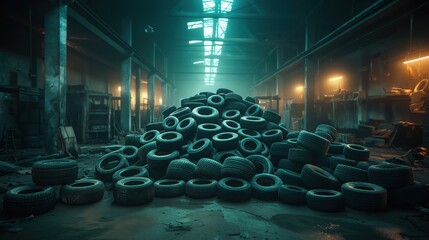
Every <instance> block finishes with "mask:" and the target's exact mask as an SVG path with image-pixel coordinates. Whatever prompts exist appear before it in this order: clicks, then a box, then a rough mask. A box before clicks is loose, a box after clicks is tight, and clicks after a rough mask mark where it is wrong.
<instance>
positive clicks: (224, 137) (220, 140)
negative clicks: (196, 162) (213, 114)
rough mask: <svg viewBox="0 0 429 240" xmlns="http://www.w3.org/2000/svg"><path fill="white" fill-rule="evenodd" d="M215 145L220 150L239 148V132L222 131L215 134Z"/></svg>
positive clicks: (213, 139)
mask: <svg viewBox="0 0 429 240" xmlns="http://www.w3.org/2000/svg"><path fill="white" fill-rule="evenodd" d="M212 141H213V147H214V148H215V149H216V150H218V151H228V150H233V149H236V148H238V146H239V143H240V142H239V139H238V134H237V133H234V132H221V133H218V134H216V135H214V136H213V138H212Z"/></svg>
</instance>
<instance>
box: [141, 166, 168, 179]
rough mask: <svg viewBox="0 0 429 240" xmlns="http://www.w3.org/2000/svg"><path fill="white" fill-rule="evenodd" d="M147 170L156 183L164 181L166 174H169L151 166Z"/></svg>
mask: <svg viewBox="0 0 429 240" xmlns="http://www.w3.org/2000/svg"><path fill="white" fill-rule="evenodd" d="M146 169H147V171H148V172H149V177H150V178H151V179H153V180H154V181H157V180H160V179H164V178H165V173H166V172H167V169H154V168H151V167H149V166H148V167H147V168H146Z"/></svg>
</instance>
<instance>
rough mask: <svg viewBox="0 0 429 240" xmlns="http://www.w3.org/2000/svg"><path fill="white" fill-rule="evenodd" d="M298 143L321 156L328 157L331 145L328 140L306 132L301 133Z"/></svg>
mask: <svg viewBox="0 0 429 240" xmlns="http://www.w3.org/2000/svg"><path fill="white" fill-rule="evenodd" d="M297 143H298V145H299V146H301V147H303V148H305V149H308V150H310V151H313V152H314V153H315V154H319V155H326V153H327V152H328V149H329V146H330V144H331V142H329V141H328V140H327V139H325V138H323V137H321V136H319V135H316V134H314V133H311V132H307V131H305V130H302V131H301V132H300V133H299V135H298V139H297Z"/></svg>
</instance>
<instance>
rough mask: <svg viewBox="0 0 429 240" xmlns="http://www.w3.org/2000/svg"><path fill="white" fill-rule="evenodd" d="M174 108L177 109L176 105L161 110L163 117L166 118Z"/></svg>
mask: <svg viewBox="0 0 429 240" xmlns="http://www.w3.org/2000/svg"><path fill="white" fill-rule="evenodd" d="M176 110H177V108H176V106H171V107H169V108H167V109H165V110H164V111H162V116H163V117H164V118H166V117H168V116H169V115H170V114H171V113H173V112H174V111H176Z"/></svg>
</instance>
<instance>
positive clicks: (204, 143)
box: [188, 138, 213, 161]
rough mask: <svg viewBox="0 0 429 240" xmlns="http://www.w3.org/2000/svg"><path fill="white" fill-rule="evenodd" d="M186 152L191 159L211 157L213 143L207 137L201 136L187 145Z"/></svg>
mask: <svg viewBox="0 0 429 240" xmlns="http://www.w3.org/2000/svg"><path fill="white" fill-rule="evenodd" d="M188 154H189V157H190V159H192V160H196V161H198V160H200V159H201V158H211V157H212V155H213V143H212V141H210V139H208V138H201V139H199V140H197V141H195V142H193V143H191V145H189V147H188Z"/></svg>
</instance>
